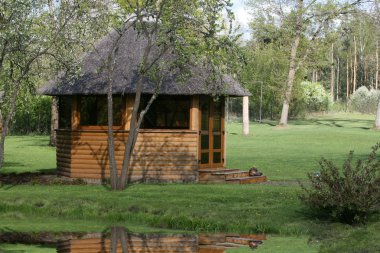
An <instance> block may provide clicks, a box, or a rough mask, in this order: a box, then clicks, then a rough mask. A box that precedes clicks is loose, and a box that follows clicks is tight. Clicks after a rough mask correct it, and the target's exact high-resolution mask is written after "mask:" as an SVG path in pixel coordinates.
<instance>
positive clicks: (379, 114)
mask: <svg viewBox="0 0 380 253" xmlns="http://www.w3.org/2000/svg"><path fill="white" fill-rule="evenodd" d="M375 128H376V129H380V100H379V102H378V104H377V111H376V119H375Z"/></svg>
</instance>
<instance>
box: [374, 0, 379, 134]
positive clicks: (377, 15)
mask: <svg viewBox="0 0 380 253" xmlns="http://www.w3.org/2000/svg"><path fill="white" fill-rule="evenodd" d="M374 3H375V10H376V12H375V13H376V16H375V18H376V24H377V26H378V28H380V6H379V5H380V4H379V1H378V0H374ZM376 35H377V37H378V39H379V37H380V33H379V32H377V34H376ZM376 50H378V44H377V47H376ZM376 52H377V51H376ZM376 57H378V54H376ZM377 62H378V59H377ZM377 67H378V66H377ZM376 71H377V72H376V74H377V76H376V77H377V78H378V68H376ZM377 81H378V79H376V84H377ZM375 128H376V129H380V100H379V103H378V105H377V112H376V119H375Z"/></svg>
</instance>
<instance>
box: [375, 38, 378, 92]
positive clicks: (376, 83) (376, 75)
mask: <svg viewBox="0 0 380 253" xmlns="http://www.w3.org/2000/svg"><path fill="white" fill-rule="evenodd" d="M378 87H379V41H376V73H375V89H376V90H377V89H378Z"/></svg>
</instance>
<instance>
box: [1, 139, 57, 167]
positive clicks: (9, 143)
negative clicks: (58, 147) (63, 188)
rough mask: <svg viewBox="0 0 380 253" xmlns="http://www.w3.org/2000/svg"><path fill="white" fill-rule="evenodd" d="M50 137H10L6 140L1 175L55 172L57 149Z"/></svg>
mask: <svg viewBox="0 0 380 253" xmlns="http://www.w3.org/2000/svg"><path fill="white" fill-rule="evenodd" d="M48 143H49V137H48V136H9V137H7V138H6V139H5V159H4V167H3V168H2V169H1V173H11V172H15V173H21V172H37V171H46V170H54V169H55V167H56V165H55V148H53V147H49V146H48Z"/></svg>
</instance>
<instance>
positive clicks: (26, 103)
mask: <svg viewBox="0 0 380 253" xmlns="http://www.w3.org/2000/svg"><path fill="white" fill-rule="evenodd" d="M18 104H19V105H18V106H17V108H16V113H15V117H14V119H13V122H12V125H11V126H10V129H9V134H11V135H25V134H49V133H50V120H51V98H50V97H46V96H26V97H25V98H24V99H23V100H22V101H19V103H18Z"/></svg>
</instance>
